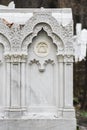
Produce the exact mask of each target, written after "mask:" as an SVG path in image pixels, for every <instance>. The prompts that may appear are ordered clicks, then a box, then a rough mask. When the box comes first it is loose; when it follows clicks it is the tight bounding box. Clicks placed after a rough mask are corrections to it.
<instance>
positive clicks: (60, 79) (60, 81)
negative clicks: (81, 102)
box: [58, 55, 64, 116]
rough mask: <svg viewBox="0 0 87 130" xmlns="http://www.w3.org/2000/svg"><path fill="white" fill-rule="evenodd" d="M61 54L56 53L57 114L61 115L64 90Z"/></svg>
mask: <svg viewBox="0 0 87 130" xmlns="http://www.w3.org/2000/svg"><path fill="white" fill-rule="evenodd" d="M63 60H64V58H63V56H62V55H58V95H59V96H58V99H59V102H58V108H59V111H58V116H62V111H63V102H64V101H63V99H64V97H63V95H64V92H63V87H64V83H63V81H64V76H63V74H64V71H63V68H64V66H63Z"/></svg>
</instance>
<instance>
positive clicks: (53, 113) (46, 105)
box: [0, 8, 76, 130]
mask: <svg viewBox="0 0 87 130" xmlns="http://www.w3.org/2000/svg"><path fill="white" fill-rule="evenodd" d="M0 18H1V19H0V130H75V129H76V119H75V111H74V107H73V55H74V52H73V51H74V50H73V40H72V38H73V20H72V11H71V9H53V10H52V9H43V8H41V9H9V10H8V9H4V10H0Z"/></svg>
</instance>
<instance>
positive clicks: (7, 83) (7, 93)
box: [5, 62, 11, 108]
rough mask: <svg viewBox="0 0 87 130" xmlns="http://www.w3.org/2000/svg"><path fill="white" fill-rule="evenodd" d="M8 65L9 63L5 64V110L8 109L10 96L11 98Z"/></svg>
mask: <svg viewBox="0 0 87 130" xmlns="http://www.w3.org/2000/svg"><path fill="white" fill-rule="evenodd" d="M10 73H11V72H10V63H9V62H7V63H6V86H5V88H6V103H5V105H6V107H7V108H9V107H10V105H11V104H10V96H11V93H10V78H11V77H10V76H11V75H10Z"/></svg>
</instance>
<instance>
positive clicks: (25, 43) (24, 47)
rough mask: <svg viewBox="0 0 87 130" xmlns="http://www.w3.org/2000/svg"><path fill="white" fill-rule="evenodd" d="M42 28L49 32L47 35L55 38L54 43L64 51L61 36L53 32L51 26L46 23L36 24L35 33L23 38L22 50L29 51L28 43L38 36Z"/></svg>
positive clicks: (58, 49)
mask: <svg viewBox="0 0 87 130" xmlns="http://www.w3.org/2000/svg"><path fill="white" fill-rule="evenodd" d="M42 29H43V30H44V31H45V32H46V33H47V36H48V37H50V38H51V39H52V40H53V43H54V44H55V45H56V46H57V51H62V53H63V51H64V43H63V41H62V40H61V38H60V37H59V36H57V35H56V34H55V33H53V32H52V29H51V27H50V26H49V25H48V24H46V23H40V24H37V25H35V27H34V28H33V33H31V34H30V35H28V36H26V37H25V39H24V40H23V42H22V45H21V47H22V50H23V51H27V47H28V45H29V44H31V43H32V40H33V38H34V37H36V36H37V35H38V33H39V32H40V31H41V30H42Z"/></svg>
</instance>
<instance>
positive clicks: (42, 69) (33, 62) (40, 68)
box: [29, 59, 55, 72]
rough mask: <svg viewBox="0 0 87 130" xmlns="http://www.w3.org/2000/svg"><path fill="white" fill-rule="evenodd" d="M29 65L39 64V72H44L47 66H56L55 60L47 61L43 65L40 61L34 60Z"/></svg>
mask: <svg viewBox="0 0 87 130" xmlns="http://www.w3.org/2000/svg"><path fill="white" fill-rule="evenodd" d="M29 64H30V65H32V64H37V65H38V69H39V71H40V72H44V71H45V68H46V66H47V64H52V65H54V64H55V63H54V60H51V59H48V60H45V61H44V63H41V62H40V61H39V60H36V59H33V60H30V62H29Z"/></svg>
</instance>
